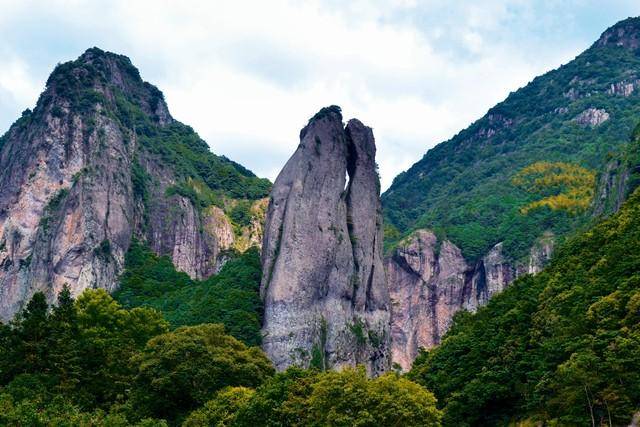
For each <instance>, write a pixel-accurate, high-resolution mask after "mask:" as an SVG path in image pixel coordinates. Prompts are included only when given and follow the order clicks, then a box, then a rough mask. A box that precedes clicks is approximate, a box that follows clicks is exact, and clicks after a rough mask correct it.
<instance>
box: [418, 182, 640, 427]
mask: <svg viewBox="0 0 640 427" xmlns="http://www.w3.org/2000/svg"><path fill="white" fill-rule="evenodd" d="M634 185H635V184H634ZM639 245H640V190H636V191H635V192H634V193H633V195H632V196H631V197H630V199H629V200H628V201H627V202H626V204H625V205H624V206H623V208H622V209H621V211H620V212H619V213H618V214H616V215H614V216H613V217H611V218H610V219H607V220H605V221H604V222H602V223H600V224H598V225H596V226H595V227H593V228H592V229H590V230H588V231H586V232H584V233H582V234H580V235H578V236H576V237H574V238H571V239H570V240H569V241H568V242H566V244H564V245H563V246H562V247H561V248H560V249H558V251H557V253H556V255H555V257H554V259H553V260H552V262H551V264H550V266H549V267H548V268H547V269H545V270H544V271H543V272H542V273H540V274H538V275H536V276H525V277H523V278H521V279H518V280H516V281H515V282H514V283H513V284H512V285H511V286H510V287H509V288H508V289H507V290H506V291H504V292H503V293H501V294H499V295H497V296H495V297H494V298H492V299H491V301H490V302H489V304H488V305H487V306H486V307H484V308H481V309H479V310H478V312H477V313H476V314H474V315H472V314H469V313H467V312H462V313H460V314H459V315H457V317H456V318H455V321H454V324H453V326H452V328H451V329H450V331H449V332H448V333H447V335H446V336H445V338H444V339H443V341H442V343H441V345H440V346H439V347H437V348H435V349H433V350H432V351H430V352H424V353H423V354H421V355H420V357H419V358H418V359H417V360H416V362H415V364H414V367H413V370H412V371H411V373H410V374H409V377H410V378H411V379H413V380H415V381H417V382H419V383H421V384H423V385H425V386H426V387H428V388H429V389H430V390H433V392H434V393H435V395H436V397H437V398H438V404H439V407H441V408H442V409H443V410H444V424H445V425H450V426H464V425H474V426H478V425H506V424H508V423H509V422H513V421H528V422H530V423H531V424H530V425H534V424H535V423H536V422H538V421H541V422H544V423H545V425H552V426H554V425H558V426H566V425H627V424H628V423H629V421H630V419H631V416H632V414H633V413H635V412H637V411H639V410H640V357H638V355H640V254H639V253H638V251H637V250H636V248H637V247H638V246H639ZM535 425H537V424H535Z"/></svg>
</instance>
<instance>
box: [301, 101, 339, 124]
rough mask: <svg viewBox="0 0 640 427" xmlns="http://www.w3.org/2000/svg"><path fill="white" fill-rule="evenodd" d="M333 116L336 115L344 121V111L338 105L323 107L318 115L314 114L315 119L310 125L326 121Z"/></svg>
mask: <svg viewBox="0 0 640 427" xmlns="http://www.w3.org/2000/svg"><path fill="white" fill-rule="evenodd" d="M331 115H336V116H338V117H339V118H340V120H342V109H341V108H340V107H338V106H337V105H330V106H328V107H323V108H321V109H320V111H318V112H317V113H316V114H314V116H313V117H311V118H310V119H309V123H311V122H315V121H316V120H321V119H324V118H325V117H329V116H331Z"/></svg>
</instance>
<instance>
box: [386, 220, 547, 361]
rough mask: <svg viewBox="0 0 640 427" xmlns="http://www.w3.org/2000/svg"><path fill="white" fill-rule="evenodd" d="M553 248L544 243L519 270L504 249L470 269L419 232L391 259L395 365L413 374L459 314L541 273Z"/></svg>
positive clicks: (450, 247) (446, 245) (455, 251)
mask: <svg viewBox="0 0 640 427" xmlns="http://www.w3.org/2000/svg"><path fill="white" fill-rule="evenodd" d="M552 248H553V239H552V238H551V236H547V237H546V238H543V239H540V240H539V242H537V243H536V245H535V247H534V248H532V250H531V254H530V256H529V259H528V260H527V262H526V263H524V264H522V265H518V266H514V265H513V263H510V262H509V261H508V260H507V259H505V257H504V255H503V252H502V244H501V243H498V244H497V245H495V246H494V247H493V248H491V250H490V251H489V252H488V253H487V254H486V255H485V256H484V257H483V258H482V259H480V260H479V261H478V262H477V263H476V264H475V265H469V264H468V263H467V261H466V260H465V259H464V257H463V256H462V252H461V251H460V249H459V248H458V247H457V246H455V245H454V244H453V243H451V242H450V241H448V240H444V241H439V240H438V238H437V237H436V236H435V234H434V233H432V232H431V231H428V230H418V231H416V232H414V233H413V234H412V235H411V236H410V237H409V238H407V239H406V240H405V241H403V242H402V243H401V244H400V245H399V247H398V248H397V249H396V250H395V252H394V254H393V255H392V256H390V257H388V258H386V259H385V268H386V271H387V281H388V284H389V292H390V296H391V348H392V359H393V362H394V363H397V364H398V365H399V366H400V367H401V368H402V369H403V370H408V369H409V368H410V367H411V364H412V363H413V360H414V359H415V357H416V356H417V355H418V352H419V350H420V348H426V349H428V348H431V347H433V346H435V345H437V344H439V343H440V339H441V338H442V336H443V335H444V333H445V332H446V331H447V329H448V328H449V326H450V325H451V321H452V319H453V316H454V315H455V314H456V313H457V312H458V311H460V310H468V311H475V310H477V309H478V307H480V306H482V305H484V304H486V303H487V302H488V301H489V299H490V298H491V297H492V296H493V295H494V294H496V293H498V292H501V291H503V290H504V289H505V288H506V287H507V286H508V285H509V284H510V283H511V282H512V281H513V280H514V279H515V278H516V277H517V276H519V275H521V274H525V273H535V272H538V271H539V270H540V269H541V268H542V266H543V265H544V263H545V262H546V261H547V260H548V257H550V255H551V250H552Z"/></svg>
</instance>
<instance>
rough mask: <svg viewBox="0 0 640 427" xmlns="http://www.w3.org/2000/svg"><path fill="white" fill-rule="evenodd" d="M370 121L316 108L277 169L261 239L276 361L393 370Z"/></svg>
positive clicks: (266, 330) (266, 329) (267, 322)
mask: <svg viewBox="0 0 640 427" xmlns="http://www.w3.org/2000/svg"><path fill="white" fill-rule="evenodd" d="M375 152H376V148H375V142H374V139H373V133H372V131H371V129H370V128H368V127H366V126H364V125H363V124H362V123H360V122H359V121H358V120H355V119H354V120H350V121H349V123H348V124H347V125H346V127H345V126H344V125H343V123H342V114H341V112H340V109H339V108H338V107H335V106H333V107H327V108H324V109H322V110H321V111H320V112H319V113H318V114H316V115H315V116H314V117H313V118H312V119H311V120H310V121H309V124H308V125H307V126H306V127H304V128H303V129H302V131H301V132H300V145H299V146H298V148H297V150H296V151H295V153H294V154H293V156H292V157H291V158H290V159H289V161H288V162H287V164H286V165H285V167H284V169H283V170H282V171H281V172H280V174H279V175H278V178H277V179H276V181H275V183H274V185H273V190H272V192H271V196H270V200H269V209H268V211H267V218H266V223H265V235H264V241H263V245H262V249H263V252H262V266H263V276H262V284H261V289H260V291H261V295H262V298H263V300H264V320H263V349H264V350H265V352H266V353H267V355H268V356H269V358H270V359H271V360H272V361H273V363H274V365H275V366H276V368H277V369H284V368H286V367H287V366H290V365H294V364H295V365H302V366H316V367H319V368H323V369H326V368H328V367H332V368H333V367H335V368H341V367H345V366H352V365H355V364H363V365H365V366H366V367H367V371H368V372H369V374H378V373H381V372H383V371H385V370H388V369H389V368H390V333H389V293H388V289H387V285H386V281H385V273H384V269H383V264H382V211H381V207H380V198H379V194H380V187H379V181H378V176H377V173H376V165H375Z"/></svg>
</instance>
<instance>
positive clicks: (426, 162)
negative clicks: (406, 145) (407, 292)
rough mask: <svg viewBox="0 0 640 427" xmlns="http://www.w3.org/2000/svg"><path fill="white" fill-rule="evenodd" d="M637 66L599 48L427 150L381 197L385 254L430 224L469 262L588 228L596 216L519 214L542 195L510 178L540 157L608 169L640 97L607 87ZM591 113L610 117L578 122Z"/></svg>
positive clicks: (633, 74)
mask: <svg viewBox="0 0 640 427" xmlns="http://www.w3.org/2000/svg"><path fill="white" fill-rule="evenodd" d="M636 22H637V19H636ZM639 69H640V54H639V53H638V52H632V51H630V50H628V49H625V48H622V47H617V46H613V45H609V46H593V47H591V48H590V49H588V50H587V51H585V52H584V53H583V54H581V55H579V56H578V57H577V58H576V59H575V60H574V61H572V62H570V63H568V64H567V65H564V66H562V67H560V68H558V69H557V70H554V71H551V72H549V73H547V74H545V75H543V76H541V77H538V78H536V79H534V80H533V81H532V82H531V83H529V84H528V85H527V86H525V87H524V88H522V89H519V90H518V91H516V92H513V93H511V94H510V95H509V96H508V97H507V99H506V100H505V101H503V102H502V103H500V104H498V105H497V106H495V107H494V108H492V109H490V110H489V112H488V114H487V115H486V116H484V117H483V118H481V119H480V120H478V121H477V122H475V123H473V124H472V125H471V126H470V127H469V128H467V129H465V130H463V131H462V132H460V133H459V134H457V135H456V136H454V137H453V138H452V139H451V140H449V141H447V142H444V143H442V144H439V145H437V146H436V147H434V148H433V149H431V150H429V151H428V152H427V153H426V154H425V156H424V157H423V158H422V159H421V160H420V161H419V162H417V163H416V164H415V165H414V166H412V167H411V168H410V169H409V170H408V171H406V172H403V173H401V174H400V175H398V176H397V177H396V178H395V180H394V182H393V184H392V186H391V187H390V188H389V190H387V191H386V192H385V194H384V195H383V197H382V200H383V206H384V215H385V222H386V223H387V224H390V225H391V226H392V227H393V228H391V227H389V228H387V229H388V230H389V231H390V232H391V234H387V235H386V236H385V245H386V247H387V249H390V248H391V247H393V245H394V244H395V243H397V242H398V241H399V240H400V239H401V238H402V237H404V236H406V235H407V234H408V233H409V232H410V231H412V230H415V229H417V228H429V229H432V230H434V231H437V232H438V233H441V234H442V235H444V236H446V237H447V238H448V239H450V240H452V241H453V243H455V244H456V245H457V246H459V247H460V248H461V249H462V251H463V254H464V255H465V257H466V258H468V259H469V260H470V261H472V260H474V259H477V258H478V257H480V256H483V255H484V254H486V252H487V251H488V250H489V249H490V248H491V247H492V246H493V245H495V244H496V243H498V242H500V241H504V242H505V243H504V250H505V253H506V255H507V256H508V257H510V258H512V259H516V260H517V259H519V258H521V257H523V256H524V255H526V254H527V251H528V250H529V248H530V247H531V246H532V244H533V242H534V241H535V239H537V238H539V237H540V236H542V234H543V233H544V232H545V231H551V232H553V233H554V234H555V235H556V236H563V235H566V233H567V232H571V231H574V230H576V229H578V228H580V227H581V226H583V225H585V224H587V223H588V222H590V218H591V211H588V212H586V213H581V214H575V215H572V214H568V213H567V212H565V211H563V210H556V211H552V210H551V209H548V208H542V209H539V210H538V212H535V213H534V212H530V213H529V214H528V215H523V214H521V213H520V212H519V210H520V208H522V207H524V206H526V205H528V204H529V203H531V202H533V201H535V200H536V198H535V197H536V196H535V195H532V194H531V193H528V192H526V191H523V190H522V189H521V188H518V187H517V186H515V185H513V183H512V182H511V179H512V178H513V177H514V175H515V174H516V173H517V172H518V171H520V170H522V169H523V168H524V167H526V166H528V165H531V164H533V163H535V162H540V161H547V162H566V163H569V164H574V165H577V166H582V167H585V168H587V169H589V170H594V171H596V172H601V171H602V170H603V169H604V167H605V164H606V163H607V161H608V159H609V158H610V157H609V154H610V153H614V154H616V153H620V152H622V151H623V150H624V147H625V145H626V144H627V142H628V140H629V135H630V134H631V131H632V130H633V128H634V126H635V125H636V123H637V121H638V116H640V102H639V101H640V94H639V93H638V92H637V91H636V92H634V93H633V94H632V95H631V96H628V97H624V96H622V95H619V94H617V95H614V94H610V93H607V91H608V90H610V88H611V84H613V83H618V82H631V81H633V80H634V79H637V78H638V77H639V76H640V75H639V74H638V71H637V70H639ZM571 89H573V91H574V92H573V93H574V96H573V98H574V99H572V97H571V95H570V94H568V93H569V91H570V90H571ZM588 108H602V109H605V110H606V111H607V112H608V113H609V114H610V119H609V120H608V121H606V122H604V123H602V124H601V125H599V126H597V127H595V128H592V127H588V126H587V127H583V126H580V125H578V124H577V123H576V122H575V120H574V118H575V117H576V116H577V115H579V114H580V113H581V112H583V111H585V110H586V109H588ZM614 190H615V189H614ZM596 196H597V195H596ZM612 196H613V197H615V194H612ZM395 230H398V231H399V233H396V232H395Z"/></svg>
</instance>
